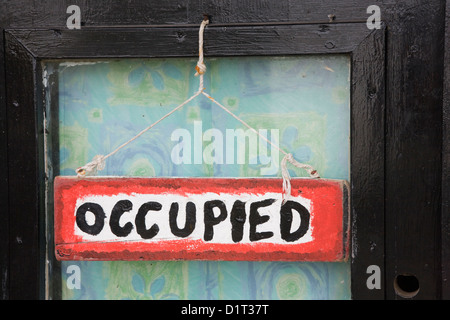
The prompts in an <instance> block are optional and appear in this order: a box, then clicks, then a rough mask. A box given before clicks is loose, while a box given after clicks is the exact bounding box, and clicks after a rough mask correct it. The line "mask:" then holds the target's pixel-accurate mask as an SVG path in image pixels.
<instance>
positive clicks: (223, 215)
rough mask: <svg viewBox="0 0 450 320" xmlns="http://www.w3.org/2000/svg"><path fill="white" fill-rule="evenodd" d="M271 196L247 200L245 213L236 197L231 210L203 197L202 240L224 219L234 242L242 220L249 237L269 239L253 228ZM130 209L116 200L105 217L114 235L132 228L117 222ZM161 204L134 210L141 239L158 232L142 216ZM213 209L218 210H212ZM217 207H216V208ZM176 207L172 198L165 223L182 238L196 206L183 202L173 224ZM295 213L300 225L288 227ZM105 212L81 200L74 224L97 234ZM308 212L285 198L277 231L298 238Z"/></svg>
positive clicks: (191, 227)
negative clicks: (89, 216) (182, 210)
mask: <svg viewBox="0 0 450 320" xmlns="http://www.w3.org/2000/svg"><path fill="white" fill-rule="evenodd" d="M275 201H276V200H275V199H265V200H262V201H256V202H252V203H251V204H250V209H249V213H248V214H247V212H246V208H245V202H242V201H240V200H236V201H235V202H234V204H233V207H232V209H231V212H228V211H227V208H226V205H225V203H224V202H223V201H221V200H210V201H205V203H204V205H203V221H204V233H203V240H204V241H211V240H213V238H214V228H215V227H216V226H217V227H219V225H220V223H221V222H223V221H225V220H226V219H230V222H231V230H230V232H231V238H232V240H233V242H235V243H238V242H240V241H242V238H243V234H244V225H245V223H248V224H249V240H250V241H251V242H256V241H259V240H262V239H269V238H271V237H272V236H273V232H271V231H265V232H257V226H258V225H260V224H263V223H265V222H267V221H269V220H270V216H268V215H263V214H261V213H260V212H259V209H260V208H263V207H268V206H270V205H272V204H273V203H274V202H275ZM132 209H133V204H132V202H131V201H130V200H120V201H118V202H117V203H116V204H115V205H114V207H113V209H112V211H111V216H110V219H109V227H110V229H111V232H112V233H113V234H114V235H116V236H117V237H126V236H128V235H129V234H130V232H131V231H132V230H133V227H134V226H133V224H132V222H127V223H125V224H124V225H123V226H122V225H121V224H120V223H119V221H120V218H121V216H122V215H123V214H124V213H125V212H128V211H131V210H132ZM161 209H162V205H161V203H159V202H156V201H149V202H146V203H144V204H142V205H141V206H140V207H139V209H138V211H137V214H136V217H135V220H134V225H135V227H136V232H137V233H138V234H139V235H140V237H142V239H152V238H153V237H155V236H156V235H157V234H158V232H159V226H158V225H157V224H156V223H154V224H153V225H152V226H151V227H150V228H147V226H146V224H145V219H146V216H147V215H148V214H151V212H152V211H160V210H161ZM214 209H216V212H219V214H218V215H215V214H214ZM217 209H218V210H217ZM178 211H179V204H178V203H177V202H173V203H172V204H171V206H170V210H169V217H168V218H169V226H170V231H171V233H172V234H173V235H174V236H175V237H178V238H186V237H188V236H189V235H191V234H192V232H193V231H194V229H195V227H196V223H197V208H196V205H195V204H194V203H193V202H187V203H186V208H185V212H186V219H185V223H184V226H179V225H178V224H177V217H178ZM87 212H91V213H92V214H94V216H95V221H94V223H93V224H92V223H91V224H90V223H88V221H87V219H86V213H87ZM294 214H297V215H299V217H300V225H299V227H298V228H297V230H294V231H292V230H291V228H292V221H293V217H294V216H293V215H294ZM105 218H106V214H105V212H104V210H103V208H102V206H101V205H99V204H97V203H93V202H86V203H84V204H82V205H81V206H80V207H79V208H78V209H77V211H76V224H77V226H78V228H79V229H80V230H81V231H83V232H84V233H87V234H89V235H93V236H95V235H98V234H99V233H100V232H101V231H102V230H103V228H104V225H105ZM309 223H310V213H309V211H308V210H307V209H306V208H305V207H304V206H303V205H301V204H300V203H298V202H295V201H286V202H285V204H284V205H282V206H281V208H280V235H281V238H282V239H283V240H284V241H286V242H295V241H298V240H299V239H300V238H302V237H303V236H304V235H305V234H306V232H307V231H308V229H309Z"/></svg>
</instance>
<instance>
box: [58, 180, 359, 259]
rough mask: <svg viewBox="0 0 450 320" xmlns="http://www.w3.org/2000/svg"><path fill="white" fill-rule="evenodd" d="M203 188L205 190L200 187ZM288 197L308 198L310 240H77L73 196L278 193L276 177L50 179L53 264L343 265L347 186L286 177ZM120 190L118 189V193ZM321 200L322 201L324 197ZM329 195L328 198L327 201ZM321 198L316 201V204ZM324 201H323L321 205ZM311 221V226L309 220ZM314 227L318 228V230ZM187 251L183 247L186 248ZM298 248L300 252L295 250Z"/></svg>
mask: <svg viewBox="0 0 450 320" xmlns="http://www.w3.org/2000/svg"><path fill="white" fill-rule="evenodd" d="M206 186H207V187H206ZM291 186H292V195H293V196H298V195H300V194H302V195H303V196H305V197H306V198H308V199H311V200H312V202H313V203H314V205H315V206H316V207H315V208H314V210H316V211H320V212H322V214H320V215H316V216H315V217H314V223H315V225H314V228H316V229H315V240H313V241H311V242H308V243H303V244H296V245H294V244H275V243H263V242H261V243H230V244H222V243H221V244H219V243H207V242H204V241H202V240H185V239H182V240H171V241H159V242H144V241H123V242H108V241H103V242H82V241H80V240H79V239H78V238H77V236H76V235H74V234H73V226H74V221H75V217H74V210H75V204H76V200H77V198H79V197H83V196H85V195H89V194H92V191H90V190H92V188H93V187H95V194H101V195H114V194H117V193H125V194H126V193H127V190H130V191H129V193H149V194H160V193H171V194H179V195H185V194H186V193H200V194H201V193H204V191H205V188H207V190H208V192H216V193H236V194H240V193H248V192H251V193H260V194H264V193H267V192H276V193H279V192H281V191H282V190H281V189H282V180H281V179H279V178H159V177H158V178H129V177H87V178H83V179H80V178H78V177H56V178H55V181H54V190H55V194H54V212H55V215H54V230H55V254H56V258H57V259H58V260H99V261H109V260H127V261H136V260H227V261H345V260H347V258H348V252H349V232H350V223H349V218H350V213H349V186H348V183H347V182H346V181H344V180H331V179H306V178H293V179H291ZM118 190H120V191H118ZM325 197H328V198H327V199H325ZM330 197H331V198H330ZM320 199H322V201H320ZM325 200H326V201H325ZM311 223H313V222H312V221H311ZM319 225H320V228H319V227H318V226H319ZM188 247H189V248H190V249H187V248H188ZM299 249H301V250H299Z"/></svg>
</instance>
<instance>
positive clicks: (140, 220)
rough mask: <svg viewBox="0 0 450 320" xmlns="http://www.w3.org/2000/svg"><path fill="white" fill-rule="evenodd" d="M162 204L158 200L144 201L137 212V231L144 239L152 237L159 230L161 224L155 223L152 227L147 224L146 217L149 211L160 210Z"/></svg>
mask: <svg viewBox="0 0 450 320" xmlns="http://www.w3.org/2000/svg"><path fill="white" fill-rule="evenodd" d="M161 208H162V205H161V204H160V203H159V202H156V201H150V202H146V203H144V204H143V205H142V206H141V207H140V208H139V210H138V213H137V214H136V220H135V222H136V231H137V233H138V234H139V235H140V236H141V237H142V239H151V238H153V237H154V236H156V235H157V234H158V232H159V226H158V225H157V224H156V223H155V224H153V225H152V226H151V227H150V229H147V227H146V226H145V217H146V216H147V214H148V212H149V211H160V210H161Z"/></svg>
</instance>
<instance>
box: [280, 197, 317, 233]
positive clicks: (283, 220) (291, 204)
mask: <svg viewBox="0 0 450 320" xmlns="http://www.w3.org/2000/svg"><path fill="white" fill-rule="evenodd" d="M292 211H295V212H297V214H298V215H299V216H300V226H299V227H298V229H297V230H295V231H293V232H291V229H292V221H293V214H294V213H293V212H292ZM309 220H310V214H309V211H308V209H306V208H305V207H304V206H302V205H301V204H300V203H298V202H295V201H286V203H284V204H283V205H282V206H281V210H280V232H281V238H282V239H283V240H285V241H287V242H293V241H297V240H298V239H300V238H301V237H303V236H304V235H305V234H306V232H307V231H308V229H309Z"/></svg>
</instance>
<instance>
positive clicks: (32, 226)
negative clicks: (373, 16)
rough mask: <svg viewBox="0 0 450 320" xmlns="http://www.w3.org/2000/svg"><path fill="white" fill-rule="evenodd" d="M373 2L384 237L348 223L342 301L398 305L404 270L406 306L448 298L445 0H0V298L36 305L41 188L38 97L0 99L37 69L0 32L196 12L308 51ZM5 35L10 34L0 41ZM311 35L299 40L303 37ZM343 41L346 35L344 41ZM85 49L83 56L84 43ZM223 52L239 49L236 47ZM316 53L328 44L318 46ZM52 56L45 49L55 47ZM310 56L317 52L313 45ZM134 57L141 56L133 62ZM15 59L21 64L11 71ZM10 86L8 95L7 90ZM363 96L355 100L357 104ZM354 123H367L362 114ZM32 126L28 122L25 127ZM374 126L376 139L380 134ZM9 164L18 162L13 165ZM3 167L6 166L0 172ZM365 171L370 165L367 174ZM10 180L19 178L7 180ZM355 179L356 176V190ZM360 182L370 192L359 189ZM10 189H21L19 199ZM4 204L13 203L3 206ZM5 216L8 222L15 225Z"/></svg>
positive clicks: (140, 24) (155, 20)
mask: <svg viewBox="0 0 450 320" xmlns="http://www.w3.org/2000/svg"><path fill="white" fill-rule="evenodd" d="M374 4H376V5H378V6H379V8H380V10H381V19H382V21H383V22H384V23H385V25H386V29H385V32H386V38H385V42H386V45H385V53H386V54H385V57H386V60H385V63H384V67H385V75H386V80H385V84H386V86H385V88H386V90H385V98H386V105H385V122H384V146H379V145H376V146H375V149H376V150H380V151H384V153H382V155H380V157H381V156H383V155H384V171H385V176H384V190H385V191H384V239H383V229H379V230H378V229H377V227H376V225H381V224H382V222H381V221H379V220H376V221H375V225H373V224H372V220H371V218H370V217H367V218H366V217H365V216H363V213H362V212H361V214H360V215H359V216H357V217H358V219H360V218H361V219H363V220H359V221H357V222H356V223H355V224H354V227H355V226H359V227H360V229H359V230H357V232H356V235H357V236H358V238H355V237H353V241H354V244H356V245H357V246H356V248H359V250H358V251H357V252H355V253H356V255H355V257H354V258H353V264H352V294H353V297H354V298H356V299H358V298H369V299H370V298H383V297H384V298H387V299H401V297H400V296H399V295H397V294H396V292H395V290H394V288H393V282H394V279H395V277H396V275H399V274H402V273H410V274H414V275H416V276H417V278H418V279H419V282H420V291H419V292H418V294H417V296H415V297H414V298H415V299H439V298H441V297H442V298H445V299H448V298H450V289H449V288H450V285H449V283H450V281H448V277H449V270H450V250H449V249H448V248H449V247H450V231H449V230H450V227H449V226H450V210H449V207H450V206H449V203H450V199H449V194H450V193H449V192H448V191H449V189H450V182H449V181H450V177H449V172H450V165H449V163H450V158H449V156H450V151H449V150H450V148H449V146H448V145H449V140H450V139H449V131H448V128H449V127H450V122H449V121H450V120H449V114H450V111H449V110H450V105H449V101H450V98H449V97H450V92H449V88H450V83H449V79H450V76H449V75H450V70H449V68H450V66H449V62H448V61H449V57H450V56H449V52H450V47H449V39H450V38H449V35H450V31H449V24H450V1H449V0H447V1H446V0H436V1H429V0H415V1H413V2H410V1H391V0H380V1H373V0H358V1H354V0H343V1H339V2H336V1H331V0H322V1H320V2H318V1H311V0H249V1H247V0H226V1H224V0H208V1H204V0H165V1H158V0H130V1H127V2H124V1H123V0H105V1H97V0H15V1H3V2H2V4H1V10H0V163H2V164H4V170H0V208H1V210H0V221H1V223H0V280H1V281H0V298H1V299H8V298H11V299H17V298H36V297H38V296H39V294H38V291H39V286H40V285H39V271H38V270H37V266H38V265H39V263H38V261H37V260H36V259H37V258H38V254H37V251H36V250H37V247H38V244H37V243H38V242H37V241H36V235H37V232H38V230H36V223H37V221H38V218H37V214H38V212H39V210H38V205H37V204H35V203H34V201H35V200H36V199H37V198H39V197H38V195H37V192H38V191H39V190H41V189H39V188H40V187H39V186H38V185H37V184H35V183H36V182H37V180H39V177H36V175H37V169H36V168H37V167H38V164H39V161H38V160H39V159H40V158H39V156H37V155H36V154H33V153H29V152H30V151H31V152H33V151H36V149H38V150H40V149H39V148H40V147H39V144H38V142H37V140H36V139H37V137H36V134H37V133H39V130H38V129H36V128H37V127H38V125H39V123H40V122H39V121H37V118H36V117H37V116H40V114H39V113H36V112H35V109H34V108H35V106H40V105H41V103H40V100H37V99H41V97H39V95H40V91H39V90H37V92H36V96H35V97H32V98H30V97H29V96H26V97H21V96H18V97H19V98H20V101H19V100H16V99H14V97H12V96H10V95H8V97H7V96H6V91H7V90H6V87H7V86H8V92H9V90H10V88H11V86H12V84H10V83H7V82H6V78H5V67H6V69H7V70H8V73H9V78H11V77H12V78H14V77H19V75H20V77H22V78H23V79H15V81H14V84H18V83H20V82H22V84H23V85H24V87H22V88H23V92H27V93H29V92H32V91H33V90H34V89H35V86H32V84H33V82H34V81H36V84H40V83H41V79H40V76H39V75H36V76H35V74H34V72H35V71H36V69H38V70H37V71H39V68H38V65H36V66H33V63H34V64H36V63H37V62H38V61H39V59H41V58H40V56H39V54H37V53H36V52H33V51H29V49H28V47H24V46H21V44H18V43H17V41H15V42H14V41H12V42H11V37H13V33H12V31H18V30H20V29H29V30H36V31H39V30H40V31H41V32H42V31H43V30H47V32H48V33H51V32H53V33H54V40H52V41H50V40H49V42H51V43H53V41H59V43H61V42H62V41H63V40H57V39H58V35H59V34H61V35H64V36H67V33H68V31H64V32H62V33H61V31H62V30H67V27H66V20H67V18H68V16H69V14H67V13H66V9H67V7H68V6H69V5H79V6H80V8H81V27H82V30H84V31H88V30H90V29H92V28H105V30H108V27H113V28H117V27H122V28H123V29H129V28H139V29H142V28H148V27H155V26H158V25H159V26H164V27H167V28H169V29H170V28H171V29H172V30H173V31H174V32H176V30H177V28H184V27H193V28H196V27H197V26H198V24H199V21H198V20H199V19H201V18H202V15H203V13H207V14H209V15H210V16H211V26H210V28H209V31H211V30H212V27H213V25H215V26H216V27H219V26H220V27H226V28H229V27H231V26H235V27H239V26H243V27H250V26H253V27H263V26H266V27H268V26H267V24H272V25H273V26H274V27H275V26H289V25H302V24H303V25H311V26H314V25H315V26H316V28H317V29H311V32H312V33H313V34H314V35H315V36H316V38H318V39H316V40H317V45H318V46H319V45H320V39H322V40H326V38H325V37H327V36H329V35H328V30H327V28H329V27H332V28H333V27H334V26H335V25H336V24H346V23H347V24H360V25H362V24H365V22H366V20H367V18H368V17H369V15H370V14H368V12H367V11H366V9H367V8H368V7H369V6H370V5H374ZM446 14H447V16H446ZM445 21H446V24H445V23H444V22H445ZM320 25H323V27H320ZM5 29H9V30H10V31H9V35H8V33H7V32H5V31H4V30H5ZM114 30H115V29H110V31H114ZM209 31H208V32H209ZM74 32H76V31H74ZM313 34H311V38H313V37H314V35H313ZM5 36H6V37H10V38H9V39H10V40H8V46H9V47H10V49H7V50H5ZM22 36H23V37H24V38H25V39H28V40H27V41H26V42H24V43H26V45H30V43H29V42H30V41H31V42H33V37H34V36H32V33H30V35H29V36H27V34H26V33H24V34H22ZM296 36H297V37H300V36H301V35H296ZM373 36H375V35H373ZM373 36H370V37H373ZM349 37H350V38H354V39H356V38H355V36H354V34H353V35H352V34H350V35H349ZM112 38H113V37H110V39H112ZM182 38H183V33H180V34H179V40H180V41H181V40H182ZM16 39H21V38H19V37H18V38H16ZM184 39H185V40H186V41H188V42H189V48H190V49H189V50H190V53H192V55H193V54H194V51H195V50H196V46H195V45H194V42H195V40H193V39H191V37H190V36H189V37H187V38H186V37H185V38H184ZM91 40H92V39H91ZM35 41H39V40H37V39H35ZM344 42H345V40H344ZM51 43H50V44H49V45H50V46H52V44H51ZM78 45H80V46H81V47H84V48H83V49H82V50H81V51H82V52H84V53H86V52H88V51H89V48H87V45H86V43H85V44H83V41H80V42H79V43H78ZM92 45H93V46H92V51H94V49H93V48H94V47H95V41H93V42H92ZM232 45H235V46H236V47H239V46H240V45H241V44H240V43H238V44H236V43H234V44H232ZM335 45H336V50H340V49H342V46H341V45H342V43H340V42H339V43H335ZM35 46H36V44H35ZM191 46H192V48H191ZM299 46H300V47H301V45H299ZM328 46H329V47H330V46H331V47H332V46H333V45H332V44H331V43H328ZM206 47H208V44H206ZM30 48H33V46H31V47H30ZM206 49H208V48H206ZM54 50H56V51H55V52H57V49H56V48H54ZM76 50H78V48H77V49H76ZM320 50H323V51H326V50H324V49H323V48H321V49H320ZM320 50H319V51H320ZM349 50H351V48H349ZM361 50H362V49H361ZM6 51H9V58H8V60H9V61H11V60H12V61H13V62H14V61H15V62H14V63H16V64H17V66H16V67H17V68H19V69H18V70H17V73H15V72H16V71H15V70H14V69H13V68H15V67H13V66H12V65H9V62H6V63H5V53H6ZM48 51H49V50H47V52H48ZM305 51H307V50H306V49H305ZM136 52H139V51H136ZM444 52H445V59H444ZM116 53H117V51H116ZM49 54H51V52H49ZM74 54H75V53H74ZM146 55H148V53H146V54H144V56H146ZM20 59H24V60H23V61H26V62H27V63H20V61H21V60H20ZM444 75H445V79H444ZM377 79H378V78H377ZM352 81H353V82H354V81H359V83H362V86H363V87H362V89H361V90H362V91H363V90H365V89H367V88H369V87H370V84H371V80H370V77H369V78H367V80H366V78H360V79H359V80H357V79H355V77H353V79H352ZM364 82H365V83H366V84H364ZM372 89H373V88H372ZM17 90H19V89H18V88H16V91H17ZM377 90H378V88H375V89H373V90H369V91H370V92H371V93H372V94H368V95H367V97H366V99H369V98H368V97H369V96H370V97H372V99H379V96H378V94H379V91H377ZM374 92H375V95H374ZM363 96H364V95H363V94H362V93H361V98H363ZM443 98H444V99H443ZM27 99H28V101H26V100H27ZM24 103H25V104H24ZM375 117H376V118H374V119H372V120H373V121H375V122H378V121H380V119H378V118H377V117H378V115H375ZM365 118H370V116H369V115H366V116H365ZM22 122H23V123H22ZM442 124H443V126H442ZM357 125H358V124H357ZM33 126H36V127H35V129H34V130H33V129H32V127H33ZM39 129H40V128H39ZM352 130H353V131H354V130H355V129H352ZM376 130H380V131H382V127H380V128H378V129H376ZM379 133H380V134H381V132H379ZM39 137H42V135H40V136H39ZM362 140H363V139H361V140H360V142H361V141H362ZM16 142H17V143H16ZM24 143H31V144H24ZM362 143H363V144H364V143H369V142H367V141H362ZM20 144H23V145H22V146H20ZM352 144H353V143H352ZM364 148H366V149H367V148H368V147H367V146H366V147H364ZM24 153H26V154H27V155H28V156H29V157H28V158H27V156H25V155H24ZM376 156H378V155H376ZM15 159H18V161H20V164H19V163H15ZM361 161H362V160H361ZM376 162H377V163H378V160H377V161H376ZM9 165H12V167H11V168H9V167H8V166H9ZM377 169H379V168H376V169H373V171H376V170H377ZM370 172H372V171H370ZM16 173H17V174H19V178H17V177H16V176H15V174H16ZM358 174H360V175H363V173H358ZM24 181H25V182H24ZM362 182H363V181H362V180H361V184H363V183H362ZM374 182H375V184H374V185H373V186H371V187H368V186H366V185H363V190H366V192H371V191H373V190H374V189H376V186H377V185H378V184H379V181H378V180H377V179H375V181H374ZM367 183H368V184H371V181H367ZM22 184H24V185H22ZM16 188H18V189H16ZM378 191H379V192H380V193H381V191H380V190H378ZM19 192H25V193H24V194H23V196H22V197H21V195H20V194H18V193H19ZM380 196H381V195H380V194H377V195H376V197H380ZM30 201H31V202H30ZM16 205H19V207H15V206H16ZM374 205H375V206H377V201H373V202H370V203H367V204H366V206H367V207H368V208H370V210H369V212H371V213H373V214H374V215H375V216H376V217H378V215H380V216H383V214H382V213H380V212H383V207H376V208H375V207H373V206H374ZM20 209H23V210H29V209H31V211H29V213H28V214H26V213H24V212H22V213H20V212H19V211H20ZM377 210H378V211H379V212H378V213H376V211H377ZM17 213H19V216H17V217H16V216H15V215H16V214H17ZM24 216H25V217H24ZM30 218H31V220H30V221H28V219H30ZM364 219H365V220H364ZM364 221H365V222H367V223H368V225H367V227H368V228H369V230H368V234H366V233H365V226H364ZM361 228H362V229H361ZM377 230H378V232H376V231H377ZM354 231H355V230H354ZM372 233H376V234H375V238H374V239H376V240H380V239H381V240H383V241H384V242H383V241H382V242H377V241H373V240H372V239H373V238H372V237H371V234H372ZM24 235H25V236H24ZM354 235H355V234H354ZM383 243H384V247H383ZM354 249H355V246H354ZM367 250H373V253H367ZM383 252H384V253H383ZM383 254H384V256H385V260H384V262H385V264H384V269H383V268H382V275H383V276H384V281H382V284H381V285H382V288H381V290H372V291H368V290H367V289H366V288H365V287H364V283H365V281H366V279H367V277H368V274H366V273H365V267H366V265H368V264H369V263H374V264H376V263H377V262H379V261H381V258H377V259H374V260H372V259H371V257H372V256H376V257H380V256H382V255H383ZM30 255H31V256H30ZM365 259H367V261H366V260H365ZM27 263H30V264H27ZM42 283H43V282H41V284H42ZM41 286H42V285H41ZM41 297H42V295H41Z"/></svg>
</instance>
